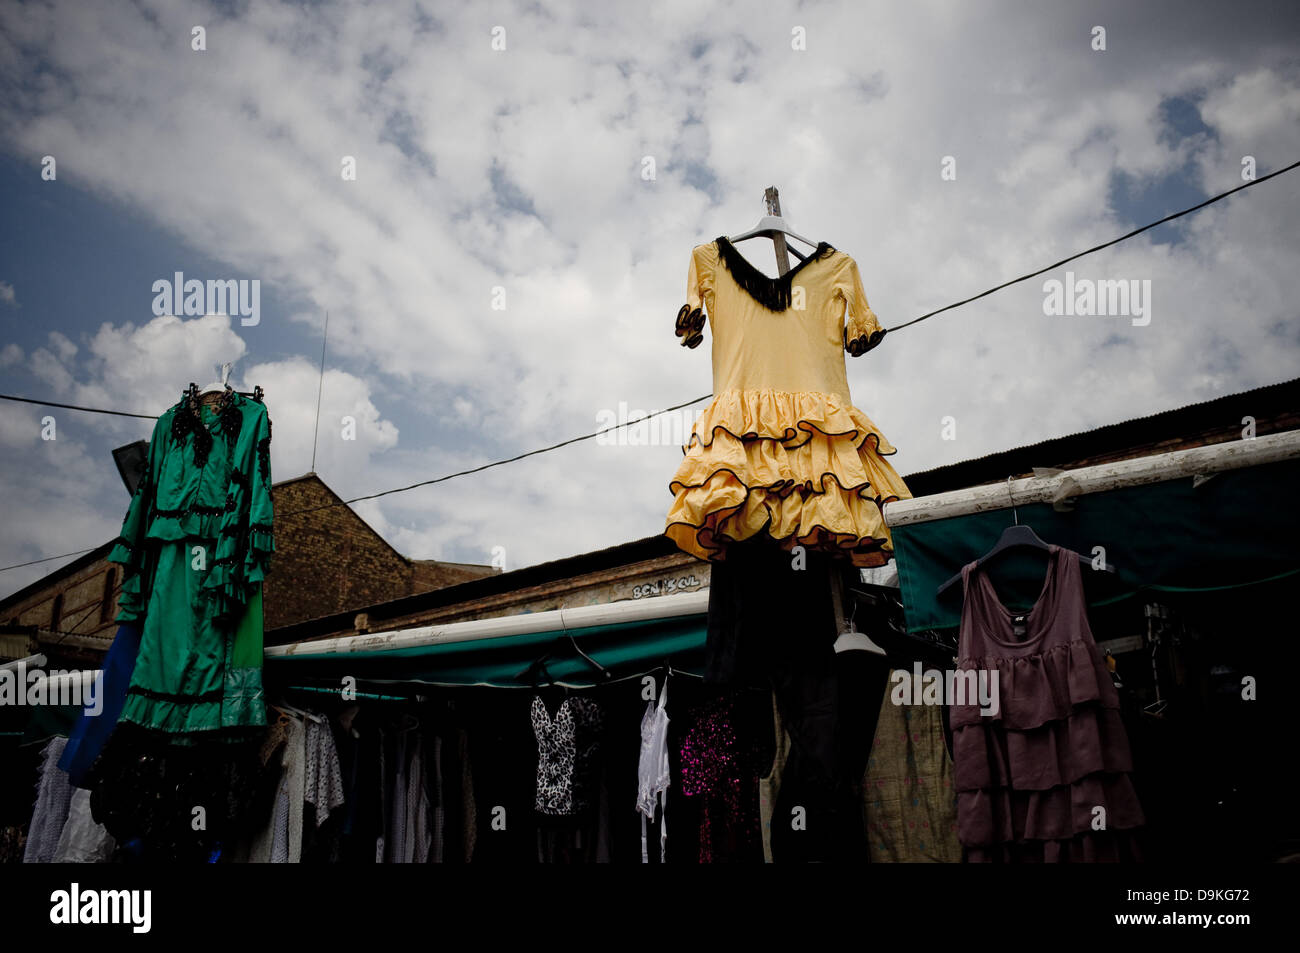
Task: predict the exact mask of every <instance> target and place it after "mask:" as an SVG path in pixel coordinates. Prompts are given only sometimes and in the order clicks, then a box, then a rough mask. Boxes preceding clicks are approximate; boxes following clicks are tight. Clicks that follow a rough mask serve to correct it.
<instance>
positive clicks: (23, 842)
mask: <svg viewBox="0 0 1300 953" xmlns="http://www.w3.org/2000/svg"><path fill="white" fill-rule="evenodd" d="M26 849H27V835H26V834H24V833H23V829H22V828H21V827H13V826H12V825H11V826H9V827H3V828H0V864H21V863H22V862H23V853H24V852H25V851H26Z"/></svg>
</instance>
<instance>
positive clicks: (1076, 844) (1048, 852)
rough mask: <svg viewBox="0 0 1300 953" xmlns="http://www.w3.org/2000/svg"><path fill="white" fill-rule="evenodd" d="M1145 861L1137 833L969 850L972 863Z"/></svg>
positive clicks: (1101, 833) (1104, 833) (1109, 833)
mask: <svg viewBox="0 0 1300 953" xmlns="http://www.w3.org/2000/svg"><path fill="white" fill-rule="evenodd" d="M1141 860H1142V850H1141V840H1140V835H1139V834H1138V832H1136V831H1089V832H1088V833H1087V834H1079V835H1077V836H1075V837H1071V838H1069V839H1068V840H1044V841H1026V842H1024V843H1020V844H998V845H997V846H994V847H969V848H967V849H966V862H967V863H968V864H1126V863H1137V862H1139V861H1141Z"/></svg>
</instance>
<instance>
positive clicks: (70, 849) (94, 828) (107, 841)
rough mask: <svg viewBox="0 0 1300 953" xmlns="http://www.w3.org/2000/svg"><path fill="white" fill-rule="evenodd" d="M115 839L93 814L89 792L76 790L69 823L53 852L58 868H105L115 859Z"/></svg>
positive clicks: (69, 812)
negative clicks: (84, 865) (103, 866)
mask: <svg viewBox="0 0 1300 953" xmlns="http://www.w3.org/2000/svg"><path fill="white" fill-rule="evenodd" d="M113 847H114V841H113V835H112V834H110V833H109V832H108V829H107V828H106V827H104V826H103V825H102V824H96V823H95V819H94V817H92V816H91V813H90V792H89V791H87V790H85V789H84V788H74V789H73V791H72V800H71V802H70V803H69V805H68V820H67V822H66V823H65V824H64V825H63V833H62V834H61V835H59V846H58V848H57V849H56V850H55V852H54V863H56V864H106V863H108V862H109V861H110V860H111V859H112V857H113Z"/></svg>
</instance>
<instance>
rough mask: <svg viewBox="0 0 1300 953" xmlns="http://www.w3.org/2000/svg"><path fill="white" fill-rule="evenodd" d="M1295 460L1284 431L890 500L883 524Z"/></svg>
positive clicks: (1290, 436)
mask: <svg viewBox="0 0 1300 953" xmlns="http://www.w3.org/2000/svg"><path fill="white" fill-rule="evenodd" d="M1294 459H1300V430H1288V431H1285V432H1284V433H1275V434H1269V435H1268V436H1265V437H1255V438H1253V439H1248V440H1247V439H1243V440H1231V441H1228V442H1226V443H1216V444H1212V445H1211V446H1208V447H1192V448H1190V449H1188V450H1172V451H1170V452H1168V453H1159V454H1154V455H1152V456H1149V457H1137V458H1136V459H1132V460H1118V461H1116V462H1114V463H1099V464H1097V465H1096V466H1091V467H1080V468H1078V469H1076V470H1063V471H1061V472H1060V473H1054V474H1052V475H1050V476H1034V477H1026V478H1024V479H1021V480H1012V481H1010V482H1009V483H994V484H990V485H988V486H973V487H966V488H965V489H961V490H951V491H949V492H947V493H935V494H932V495H930V496H921V497H917V498H916V499H912V500H894V501H893V502H890V503H886V504H885V508H884V513H885V523H886V525H888V526H889V527H890V528H891V529H892V528H894V527H896V526H909V525H911V524H914V523H927V522H930V521H931V520H941V519H948V518H950V517H953V516H967V515H969V514H971V513H985V512H988V511H990V510H1003V509H1008V508H1009V507H1010V506H1011V505H1012V502H1013V501H1014V503H1015V505H1016V506H1023V505H1025V504H1028V503H1050V502H1053V501H1054V500H1058V499H1063V498H1066V497H1075V496H1083V495H1084V494H1088V493H1104V492H1105V491H1107V490H1116V489H1120V488H1121V487H1127V486H1139V485H1142V484H1146V483H1164V482H1165V481H1167V480H1177V479H1180V478H1183V477H1188V478H1190V477H1196V476H1207V475H1209V474H1212V473H1220V472H1223V471H1225V470H1238V469H1241V468H1244V467H1255V466H1260V465H1262V464H1266V463H1279V462H1281V461H1283V460H1294Z"/></svg>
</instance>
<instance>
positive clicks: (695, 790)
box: [678, 696, 763, 864]
mask: <svg viewBox="0 0 1300 953" xmlns="http://www.w3.org/2000/svg"><path fill="white" fill-rule="evenodd" d="M736 722H737V711H736V704H735V701H734V700H733V699H731V698H729V697H726V696H723V697H720V698H715V699H712V700H710V701H707V702H705V703H704V704H702V705H700V706H699V707H698V708H695V709H693V710H691V711H690V712H689V713H688V714H687V716H686V725H687V728H686V732H685V734H684V735H683V737H682V742H681V751H680V761H679V764H680V770H679V771H678V776H679V778H680V782H681V790H682V795H683V797H685V798H687V799H690V800H692V801H693V802H694V804H693V806H694V807H695V809H696V814H697V816H698V818H699V823H698V828H699V854H698V859H699V862H700V863H702V864H708V863H716V862H728V861H729V862H747V861H757V862H762V860H763V836H762V831H761V830H760V827H759V818H758V772H759V765H758V760H759V757H758V752H757V751H756V749H755V747H754V746H753V745H751V744H748V743H746V741H745V740H744V737H743V735H744V733H743V732H741V731H738V730H737V725H736Z"/></svg>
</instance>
